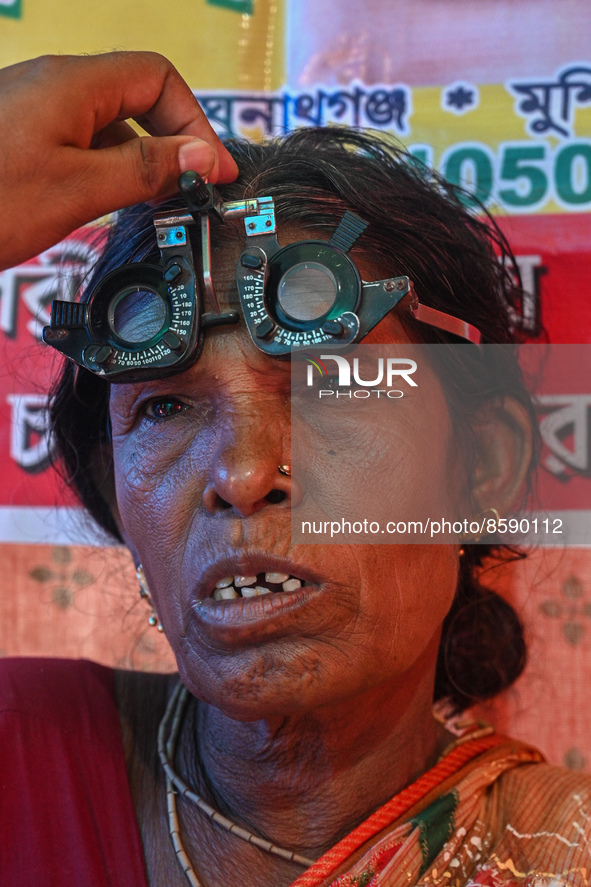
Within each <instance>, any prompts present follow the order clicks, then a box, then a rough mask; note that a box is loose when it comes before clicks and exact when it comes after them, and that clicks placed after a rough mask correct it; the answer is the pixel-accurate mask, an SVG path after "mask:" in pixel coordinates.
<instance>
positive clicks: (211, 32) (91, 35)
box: [0, 0, 285, 90]
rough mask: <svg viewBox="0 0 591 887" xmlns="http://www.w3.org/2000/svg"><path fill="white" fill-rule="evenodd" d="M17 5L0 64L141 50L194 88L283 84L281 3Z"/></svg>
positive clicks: (1, 37)
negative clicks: (158, 56) (157, 56)
mask: <svg viewBox="0 0 591 887" xmlns="http://www.w3.org/2000/svg"><path fill="white" fill-rule="evenodd" d="M251 6H252V14H248V13H245V12H244V11H243V10H244V9H246V8H247V7H246V5H245V4H244V3H232V0H227V2H226V3H224V4H221V3H220V2H216V3H214V2H206V0H173V2H170V0H169V2H162V0H142V2H141V3H121V2H120V0H101V2H100V3H87V4H84V5H83V6H81V7H78V8H76V9H75V10H73V8H72V4H71V3H70V2H68V0H52V2H51V3H48V2H46V0H22V9H21V13H20V16H19V17H14V18H5V19H2V20H0V66H6V65H11V64H14V63H15V62H20V61H23V60H24V59H28V58H33V57H35V56H38V55H44V54H46V53H65V54H69V53H72V54H80V53H96V52H109V51H111V50H116V49H125V50H134V49H136V50H137V49H147V50H153V51H155V52H160V53H162V54H163V55H165V56H167V57H168V58H169V59H170V60H171V61H172V62H173V63H174V64H175V65H176V67H177V68H178V69H179V71H180V72H181V74H182V75H183V77H184V78H185V79H186V80H187V82H188V83H190V84H191V85H192V86H193V87H195V88H201V89H257V90H272V89H277V88H278V87H279V86H281V84H282V83H283V82H284V81H285V66H284V0H253V3H252V5H251Z"/></svg>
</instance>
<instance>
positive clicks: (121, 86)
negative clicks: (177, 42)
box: [84, 52, 238, 182]
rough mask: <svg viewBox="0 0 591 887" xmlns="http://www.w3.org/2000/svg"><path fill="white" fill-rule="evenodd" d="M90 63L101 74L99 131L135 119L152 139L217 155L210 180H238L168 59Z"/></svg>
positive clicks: (121, 55)
mask: <svg viewBox="0 0 591 887" xmlns="http://www.w3.org/2000/svg"><path fill="white" fill-rule="evenodd" d="M93 60H94V61H95V62H96V63H97V67H99V68H100V69H101V70H100V71H96V72H94V78H93V79H94V82H95V83H96V84H97V85H100V86H101V90H100V93H99V92H96V91H95V95H96V97H97V100H98V103H97V107H96V112H97V121H96V122H97V129H102V128H103V127H104V126H106V125H107V124H108V123H110V122H111V121H112V120H114V119H119V120H124V119H126V118H128V117H133V118H134V119H135V120H137V122H138V123H139V124H140V125H141V126H143V128H144V129H145V130H146V132H148V133H150V135H156V136H168V135H186V136H193V137H195V138H199V139H203V141H205V142H207V143H208V144H209V145H211V147H212V148H213V150H214V152H215V154H216V156H217V162H216V166H215V167H214V170H213V171H212V176H211V180H212V181H216V180H217V181H221V182H231V181H233V180H234V179H235V178H236V176H237V174H238V168H237V166H236V163H235V162H234V159H233V158H232V156H231V155H230V153H229V152H228V151H227V149H226V148H225V147H224V145H223V143H222V141H221V140H220V138H219V137H218V135H217V134H216V133H215V131H214V130H213V128H212V126H211V124H210V123H209V121H208V119H207V117H206V116H205V114H204V112H203V109H202V108H201V106H200V105H199V102H198V101H197V99H196V98H195V96H194V95H193V93H192V92H191V90H190V89H189V87H188V85H187V84H186V83H185V81H184V80H183V78H182V77H181V75H180V74H179V72H178V71H177V70H176V68H175V67H174V65H173V64H172V63H171V62H169V61H168V59H166V58H165V57H164V56H162V55H159V54H158V53H155V52H113V53H105V54H104V55H100V56H94V57H93ZM84 61H86V59H85V60H84ZM114 104H116V105H117V108H114ZM114 111H115V114H113V112H114ZM216 168H217V169H216Z"/></svg>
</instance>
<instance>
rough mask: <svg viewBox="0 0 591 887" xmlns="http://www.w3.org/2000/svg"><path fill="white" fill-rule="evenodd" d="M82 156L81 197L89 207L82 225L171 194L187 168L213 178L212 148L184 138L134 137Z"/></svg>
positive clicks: (201, 141) (216, 161) (186, 137)
mask: <svg viewBox="0 0 591 887" xmlns="http://www.w3.org/2000/svg"><path fill="white" fill-rule="evenodd" d="M84 153H85V155H86V157H85V161H86V163H85V169H84V171H83V178H84V194H86V195H87V196H88V198H89V202H90V203H91V204H92V207H91V206H90V205H89V207H88V208H87V210H86V214H87V215H88V218H87V219H86V220H85V221H91V220H92V219H95V218H98V217H99V216H101V215H105V214H106V213H110V212H114V211H115V210H118V209H122V208H123V207H125V206H131V205H132V204H134V203H144V202H146V201H149V200H154V199H156V198H159V197H166V196H169V195H170V194H174V193H175V192H176V191H177V187H178V186H177V180H178V177H179V176H180V174H181V172H183V171H184V170H186V169H193V170H195V172H197V173H199V175H201V176H203V178H205V177H207V176H209V177H210V178H212V179H214V180H215V177H216V175H215V174H216V172H217V167H218V158H217V156H216V153H215V151H214V149H213V148H212V147H211V145H208V143H207V142H204V141H203V140H202V139H192V138H189V137H188V136H165V137H156V136H146V137H142V138H133V139H130V140H129V141H126V142H124V143H123V144H120V145H116V146H112V147H109V148H100V149H97V150H86V151H84ZM78 199H79V196H78ZM80 209H81V210H82V211H85V210H83V208H82V207H81V208H80Z"/></svg>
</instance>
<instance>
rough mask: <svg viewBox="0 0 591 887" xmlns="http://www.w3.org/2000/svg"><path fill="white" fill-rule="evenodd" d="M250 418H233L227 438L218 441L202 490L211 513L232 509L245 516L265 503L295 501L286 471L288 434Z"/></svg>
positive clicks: (262, 506)
mask: <svg viewBox="0 0 591 887" xmlns="http://www.w3.org/2000/svg"><path fill="white" fill-rule="evenodd" d="M234 419H235V420H236V417H234ZM252 419H253V417H252V416H251V417H250V421H247V422H240V421H234V422H233V423H232V427H231V428H226V431H225V436H226V437H227V438H228V439H226V440H223V439H222V440H221V441H220V445H219V447H218V450H217V452H216V454H215V457H214V460H213V464H212V466H211V473H210V477H209V480H208V483H207V485H206V487H205V490H204V493H203V503H204V505H205V507H206V509H207V510H208V511H209V512H210V513H211V514H215V513H217V512H219V511H224V510H228V509H234V511H235V512H237V513H238V514H239V515H241V516H242V517H247V516H249V515H251V514H255V513H256V512H257V511H261V509H263V508H265V507H268V506H274V505H280V504H285V505H292V504H295V503H294V502H293V499H294V494H295V492H296V490H295V485H294V483H293V482H292V478H291V473H288V472H286V463H289V461H290V457H289V435H285V434H282V433H281V431H280V429H279V428H277V426H275V427H274V428H270V427H269V426H268V425H267V426H266V427H264V425H263V423H260V422H253V421H252ZM237 426H238V427H237ZM286 437H287V444H288V445H287V447H285V443H284V439H285V438H286ZM280 468H281V469H282V470H281V471H280Z"/></svg>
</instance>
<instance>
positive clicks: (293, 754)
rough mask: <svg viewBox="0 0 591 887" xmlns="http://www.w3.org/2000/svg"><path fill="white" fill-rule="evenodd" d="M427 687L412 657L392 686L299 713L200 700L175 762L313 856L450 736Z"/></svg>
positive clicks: (271, 833) (219, 800) (228, 810)
mask: <svg viewBox="0 0 591 887" xmlns="http://www.w3.org/2000/svg"><path fill="white" fill-rule="evenodd" d="M417 672H418V673H419V674H421V675H422V677H421V678H420V679H419V680H417ZM432 694H433V668H430V669H429V670H426V669H425V663H424V662H417V664H416V666H415V667H414V669H413V673H412V674H411V673H410V672H409V673H408V674H407V675H405V676H404V679H403V680H402V681H400V683H399V684H397V686H396V687H392V686H391V685H383V686H380V687H377V688H374V689H373V690H372V691H370V692H368V693H366V694H364V695H363V696H361V697H359V696H357V697H355V698H354V699H348V700H345V701H344V702H341V703H339V704H338V705H333V706H330V707H323V708H318V709H315V710H314V711H312V712H310V713H307V714H306V715H298V716H289V717H277V718H274V719H265V720H260V721H253V722H241V721H235V720H232V719H230V718H228V717H227V716H226V715H224V714H223V713H222V712H221V711H220V710H219V709H216V708H213V707H211V706H209V705H207V704H205V703H199V704H198V705H195V706H194V707H193V709H192V710H191V712H190V714H189V716H188V718H187V723H186V724H185V725H184V728H183V736H182V737H181V745H180V748H179V753H180V761H179V764H180V767H181V769H182V770H184V772H188V773H191V774H192V776H193V778H194V779H195V780H196V782H198V783H200V785H201V789H202V790H205V792H207V793H209V795H210V798H211V801H212V803H213V804H214V805H217V806H218V808H219V809H220V810H221V812H223V813H224V814H225V815H226V816H228V817H229V818H231V819H233V820H234V821H236V822H239V823H241V824H244V825H246V827H247V828H249V829H251V830H253V831H256V832H258V833H260V834H262V835H264V836H265V837H267V838H268V839H269V840H272V841H273V842H274V843H276V844H278V845H280V846H283V847H288V848H290V849H297V850H299V851H300V852H305V854H306V855H309V856H318V855H320V854H321V853H323V852H324V851H325V850H326V849H328V848H329V847H331V846H333V845H334V844H335V843H336V842H337V841H338V840H339V839H340V838H341V837H343V836H344V835H345V834H347V833H348V832H349V831H350V830H351V829H353V828H354V827H355V826H356V825H357V824H358V823H359V822H361V821H363V819H364V818H366V817H367V816H368V815H369V814H370V813H371V812H372V811H373V810H375V809H376V808H377V807H379V806H380V805H381V804H383V803H385V802H386V801H387V800H388V799H389V798H391V797H392V796H394V795H395V794H397V793H398V792H399V791H400V790H401V789H402V788H404V787H405V786H406V785H408V784H409V783H411V782H412V781H413V780H414V779H416V778H417V777H418V776H419V775H420V774H421V773H423V772H424V771H425V770H427V769H429V767H430V766H432V765H433V764H434V763H435V761H436V759H437V757H438V755H439V754H440V752H441V750H442V749H443V747H444V745H445V744H446V743H447V741H449V737H448V736H447V734H446V733H445V731H444V730H443V728H442V727H440V725H439V724H437V723H436V722H435V721H434V719H433V716H432V713H431V708H432ZM199 773H200V774H201V778H199V776H198V774H199Z"/></svg>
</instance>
